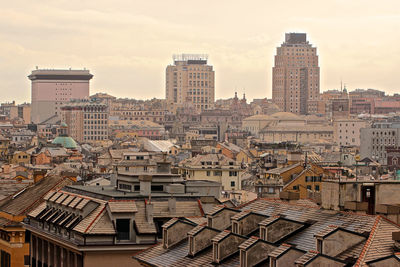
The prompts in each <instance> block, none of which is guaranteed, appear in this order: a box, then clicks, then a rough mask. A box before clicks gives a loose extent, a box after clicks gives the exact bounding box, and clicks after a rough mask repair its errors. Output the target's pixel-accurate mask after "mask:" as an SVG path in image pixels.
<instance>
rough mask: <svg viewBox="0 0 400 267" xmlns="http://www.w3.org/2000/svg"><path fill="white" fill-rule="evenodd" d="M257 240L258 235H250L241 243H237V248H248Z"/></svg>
mask: <svg viewBox="0 0 400 267" xmlns="http://www.w3.org/2000/svg"><path fill="white" fill-rule="evenodd" d="M258 240H259V238H258V237H256V236H252V237H250V238H249V239H247V240H246V241H244V242H243V243H242V244H240V245H239V249H244V250H246V249H248V248H249V247H251V246H252V245H254V244H255V243H257V241H258Z"/></svg>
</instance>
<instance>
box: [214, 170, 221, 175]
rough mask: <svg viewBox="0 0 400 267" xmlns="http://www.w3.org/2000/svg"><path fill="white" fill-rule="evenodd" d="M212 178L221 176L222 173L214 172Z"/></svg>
mask: <svg viewBox="0 0 400 267" xmlns="http://www.w3.org/2000/svg"><path fill="white" fill-rule="evenodd" d="M214 176H222V171H214Z"/></svg>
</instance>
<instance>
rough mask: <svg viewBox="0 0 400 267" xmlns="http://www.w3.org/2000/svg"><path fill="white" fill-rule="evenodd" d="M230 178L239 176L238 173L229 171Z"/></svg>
mask: <svg viewBox="0 0 400 267" xmlns="http://www.w3.org/2000/svg"><path fill="white" fill-rule="evenodd" d="M229 176H237V171H229Z"/></svg>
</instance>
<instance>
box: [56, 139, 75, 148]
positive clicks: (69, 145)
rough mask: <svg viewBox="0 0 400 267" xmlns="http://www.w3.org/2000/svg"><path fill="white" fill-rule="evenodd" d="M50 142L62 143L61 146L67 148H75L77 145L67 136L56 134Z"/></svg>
mask: <svg viewBox="0 0 400 267" xmlns="http://www.w3.org/2000/svg"><path fill="white" fill-rule="evenodd" d="M52 144H56V145H62V146H63V147H65V148H68V149H76V148H77V147H78V145H77V144H76V142H75V140H74V139H72V138H71V137H69V136H57V137H56V138H55V139H54V140H53V142H52Z"/></svg>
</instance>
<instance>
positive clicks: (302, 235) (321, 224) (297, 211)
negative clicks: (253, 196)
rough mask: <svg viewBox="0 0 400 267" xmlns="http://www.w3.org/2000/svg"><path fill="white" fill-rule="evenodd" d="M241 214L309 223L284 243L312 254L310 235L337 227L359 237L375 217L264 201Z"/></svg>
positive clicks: (313, 238)
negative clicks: (252, 212) (354, 233)
mask: <svg viewBox="0 0 400 267" xmlns="http://www.w3.org/2000/svg"><path fill="white" fill-rule="evenodd" d="M242 210H251V211H254V212H257V213H260V214H264V215H267V216H275V215H280V216H284V218H285V219H289V220H294V221H298V222H300V223H310V226H309V227H306V228H304V229H303V230H302V231H300V232H299V233H297V234H296V235H294V236H292V237H290V238H289V239H288V240H286V241H285V242H286V243H289V244H292V245H296V247H297V248H298V249H301V250H304V251H308V250H316V242H315V237H314V234H315V233H318V232H320V231H322V230H323V229H324V228H325V227H327V226H329V225H337V226H339V227H341V228H343V229H345V230H348V231H352V232H356V233H360V234H363V233H365V232H369V231H371V229H372V226H373V224H374V221H375V216H366V215H364V216H363V215H359V214H353V213H345V212H337V211H325V210H321V209H317V208H312V207H307V206H303V205H295V204H289V203H283V202H280V201H274V200H264V199H258V200H257V201H254V202H252V203H250V204H249V205H245V206H243V208H242ZM268 219H269V218H268ZM268 219H267V220H268Z"/></svg>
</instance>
